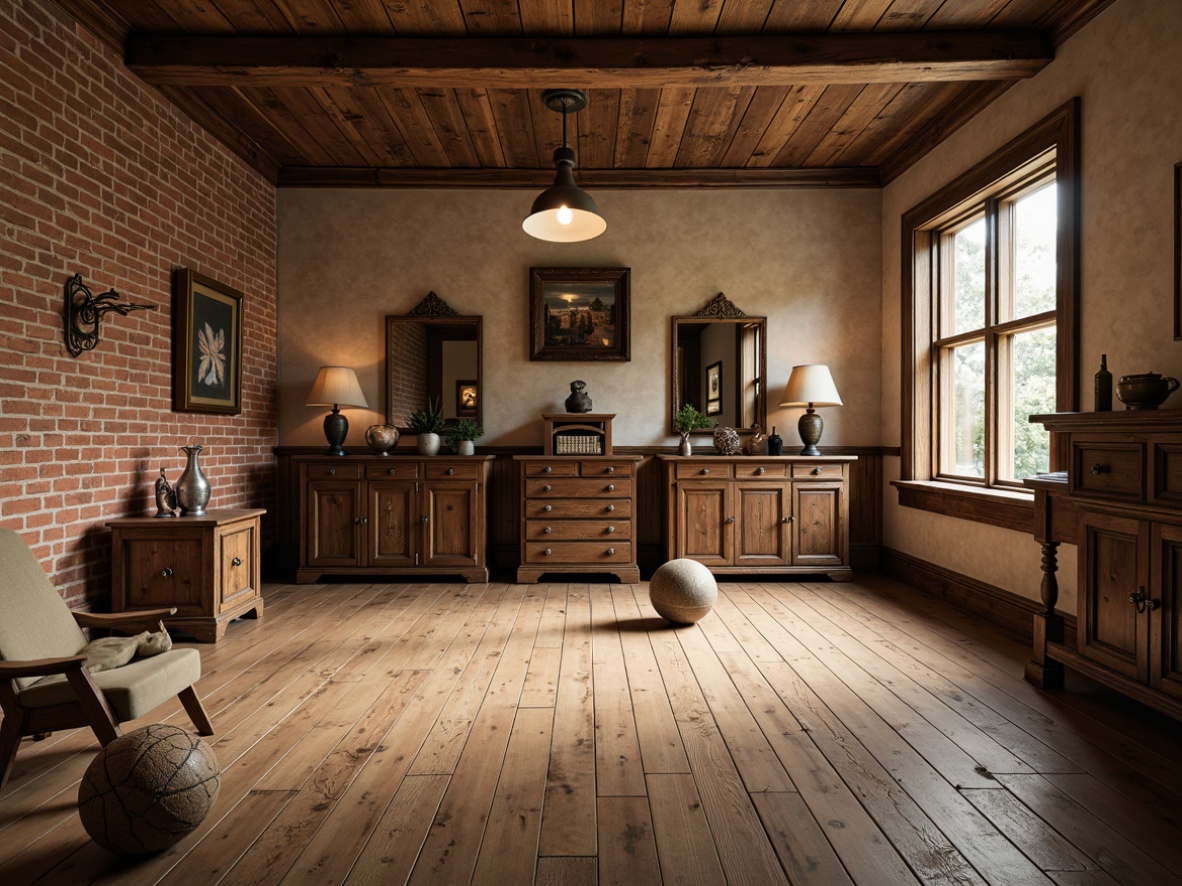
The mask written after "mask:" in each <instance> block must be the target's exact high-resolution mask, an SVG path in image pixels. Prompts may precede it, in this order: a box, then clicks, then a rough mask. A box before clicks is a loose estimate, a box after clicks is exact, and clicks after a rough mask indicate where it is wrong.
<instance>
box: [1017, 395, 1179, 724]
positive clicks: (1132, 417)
mask: <svg viewBox="0 0 1182 886" xmlns="http://www.w3.org/2000/svg"><path fill="white" fill-rule="evenodd" d="M1031 421H1033V422H1037V423H1039V424H1042V425H1043V426H1045V427H1046V428H1047V430H1049V431H1052V432H1054V433H1061V434H1065V435H1067V442H1068V450H1069V452H1070V461H1069V469H1068V470H1067V471H1065V472H1063V473H1059V474H1043V475H1039V476H1038V477H1034V478H1030V479H1027V480H1025V481H1024V482H1025V484H1026V485H1027V486H1028V487H1030V488H1032V489H1033V490H1034V537H1035V540H1036V541H1038V542H1039V543H1040V544H1041V545H1042V572H1043V578H1042V588H1041V596H1042V603H1043V610H1042V612H1040V613H1038V614H1037V615H1036V616H1035V617H1034V650H1033V655H1032V657H1031V659H1030V661H1029V662H1027V665H1026V679H1027V680H1029V681H1030V682H1031V683H1034V684H1035V685H1037V686H1041V687H1043V688H1048V689H1051V688H1060V687H1062V685H1063V676H1064V667H1070V668H1072V669H1073V670H1077V671H1079V672H1081V673H1083V674H1086V675H1087V676H1089V677H1091V678H1093V679H1095V680H1097V681H1098V682H1101V683H1104V684H1106V685H1108V686H1111V687H1113V688H1115V689H1117V690H1119V691H1121V692H1123V693H1125V694H1126V695H1129V696H1131V697H1133V698H1135V699H1137V700H1138V701H1140V702H1143V703H1144V704H1147V705H1150V706H1152V707H1155V708H1157V709H1158V710H1161V711H1163V712H1164V713H1166V714H1169V715H1170V716H1172V717H1175V718H1177V719H1182V601H1180V600H1179V599H1178V593H1179V589H1180V588H1182V411H1179V410H1146V411H1129V412H1095V413H1093V412H1084V413H1056V414H1053V415H1037V416H1032V417H1031ZM1062 543H1067V544H1075V545H1078V546H1079V588H1078V591H1077V594H1076V600H1077V603H1076V612H1077V619H1076V635H1075V638H1074V642H1069V641H1068V638H1065V636H1064V624H1063V616H1062V615H1060V614H1059V613H1058V612H1057V611H1056V609H1055V606H1056V604H1057V603H1058V600H1059V585H1058V581H1057V579H1056V577H1055V573H1056V571H1057V569H1058V554H1057V549H1058V547H1059V545H1060V544H1062Z"/></svg>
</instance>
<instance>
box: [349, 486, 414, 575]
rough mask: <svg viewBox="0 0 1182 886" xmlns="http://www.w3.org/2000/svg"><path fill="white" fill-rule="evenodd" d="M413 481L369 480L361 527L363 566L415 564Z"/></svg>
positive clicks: (394, 566) (388, 566) (404, 565)
mask: <svg viewBox="0 0 1182 886" xmlns="http://www.w3.org/2000/svg"><path fill="white" fill-rule="evenodd" d="M417 486H418V484H417V483H414V482H402V481H397V480H391V481H385V480H381V481H371V482H370V484H369V508H368V511H367V516H366V522H364V523H362V526H364V527H365V537H366V542H367V554H368V556H367V558H366V564H365V565H367V566H385V567H387V568H391V569H393V568H398V567H406V566H414V565H416V564H417V563H418V555H419V545H418V538H419V535H420V532H419V523H420V519H421V518H420V517H419V496H418V493H417V492H416V491H415V490H416V488H417Z"/></svg>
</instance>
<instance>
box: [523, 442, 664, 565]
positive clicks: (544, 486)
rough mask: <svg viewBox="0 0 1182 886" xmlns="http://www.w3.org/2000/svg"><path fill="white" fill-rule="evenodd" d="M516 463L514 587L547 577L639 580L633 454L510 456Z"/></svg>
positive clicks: (634, 458) (636, 456) (635, 456)
mask: <svg viewBox="0 0 1182 886" xmlns="http://www.w3.org/2000/svg"><path fill="white" fill-rule="evenodd" d="M514 459H516V460H517V461H519V462H520V463H521V465H520V467H521V500H522V503H521V565H520V566H519V567H518V569H517V580H518V581H519V582H536V581H537V580H538V579H539V578H541V576H542V575H543V574H545V573H547V572H557V573H573V572H606V573H609V574H612V575H615V576H616V577H617V578H619V580H620V581H623V582H636V581H640V568H639V567H638V566H637V564H636V542H635V538H636V506H635V505H636V466H637V464H638V463H639V462H640V461H641V457H640V456H639V455H613V456H606V457H602V458H601V457H592V458H573V457H570V456H553V455H541V456H536V455H515V456H514Z"/></svg>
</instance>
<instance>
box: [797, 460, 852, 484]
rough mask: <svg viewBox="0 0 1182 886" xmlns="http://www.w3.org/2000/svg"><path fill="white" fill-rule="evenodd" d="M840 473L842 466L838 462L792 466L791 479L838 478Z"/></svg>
mask: <svg viewBox="0 0 1182 886" xmlns="http://www.w3.org/2000/svg"><path fill="white" fill-rule="evenodd" d="M841 473H842V466H841V465H839V464H838V465H835V464H827V465H802V464H794V465H793V466H792V479H793V480H840V479H841Z"/></svg>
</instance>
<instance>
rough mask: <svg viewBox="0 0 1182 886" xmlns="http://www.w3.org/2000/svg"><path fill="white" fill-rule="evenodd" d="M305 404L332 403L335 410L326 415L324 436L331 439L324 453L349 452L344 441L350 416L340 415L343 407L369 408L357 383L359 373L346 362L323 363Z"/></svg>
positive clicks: (340, 453)
mask: <svg viewBox="0 0 1182 886" xmlns="http://www.w3.org/2000/svg"><path fill="white" fill-rule="evenodd" d="M304 405H305V406H331V407H332V412H330V413H329V414H328V415H326V416H325V417H324V437H325V439H326V440H328V452H326V453H325V455H345V454H346V453H345V449H344V447H343V446H341V444H342V443H344V442H345V437H346V436H348V434H349V420H348V419H347V418H345V417H344V416H343V415H341V407H342V406H344V407H356V408H358V409H368V408H369V404H368V403H366V402H365V394H363V393H361V385H360V384H358V383H357V374H356V373H355V372H353V370H352V369H350V368H349V367H347V366H321V367H320V372H319V373H318V374H317V375H316V381H314V382H313V383H312V390H311V391H309V392H308V402H307V403H305V404H304Z"/></svg>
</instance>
